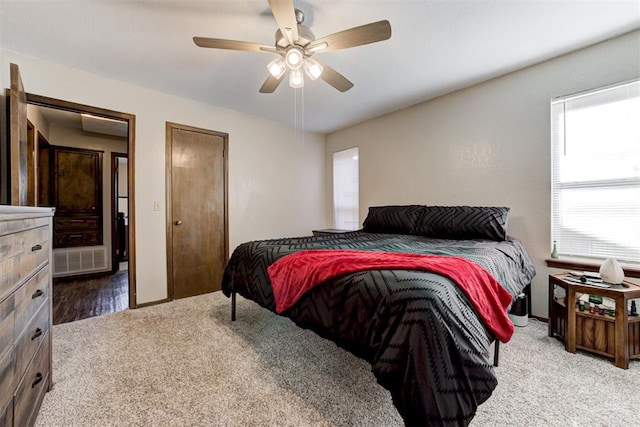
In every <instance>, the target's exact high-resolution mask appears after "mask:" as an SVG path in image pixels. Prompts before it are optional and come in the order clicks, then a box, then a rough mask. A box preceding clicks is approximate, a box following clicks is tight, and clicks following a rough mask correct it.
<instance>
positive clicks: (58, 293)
mask: <svg viewBox="0 0 640 427" xmlns="http://www.w3.org/2000/svg"><path fill="white" fill-rule="evenodd" d="M123 264H124V265H123V266H122V267H124V269H122V268H121V269H120V270H119V271H118V272H116V273H115V274H107V275H104V276H100V277H96V278H90V279H86V278H85V279H59V280H55V281H54V283H53V324H54V325H58V324H61V323H68V322H73V321H75V320H80V319H86V318H88V317H94V316H102V315H104V314H109V313H115V312H117V311H122V310H126V309H127V308H129V280H128V273H129V272H128V270H127V269H126V263H123Z"/></svg>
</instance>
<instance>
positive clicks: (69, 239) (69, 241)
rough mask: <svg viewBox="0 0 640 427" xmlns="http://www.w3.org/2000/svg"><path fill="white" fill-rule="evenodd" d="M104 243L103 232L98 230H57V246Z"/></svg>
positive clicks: (66, 246)
mask: <svg viewBox="0 0 640 427" xmlns="http://www.w3.org/2000/svg"><path fill="white" fill-rule="evenodd" d="M101 244H102V233H100V231H98V230H75V231H56V233H55V245H54V247H56V248H68V247H73V246H95V245H101Z"/></svg>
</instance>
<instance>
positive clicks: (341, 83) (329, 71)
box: [320, 63, 353, 92]
mask: <svg viewBox="0 0 640 427" xmlns="http://www.w3.org/2000/svg"><path fill="white" fill-rule="evenodd" d="M320 65H322V67H323V68H324V70H323V71H322V74H320V77H321V78H322V80H324V81H325V82H327V83H329V84H330V85H331V86H333V87H335V88H336V89H338V90H339V91H340V92H346V91H348V90H349V89H351V88H352V87H353V83H351V82H350V81H349V80H348V79H347V78H346V77H345V76H343V75H342V74H340V73H339V72H337V71H336V70H334V69H333V68H331V67H329V66H328V65H326V64H322V63H321V64H320Z"/></svg>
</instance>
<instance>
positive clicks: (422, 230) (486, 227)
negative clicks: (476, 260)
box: [415, 206, 509, 241]
mask: <svg viewBox="0 0 640 427" xmlns="http://www.w3.org/2000/svg"><path fill="white" fill-rule="evenodd" d="M508 219H509V208H506V207H481V206H425V209H424V211H423V213H422V216H421V217H420V219H419V220H418V223H417V226H416V229H415V233H416V234H420V235H423V236H428V237H440V238H444V239H488V240H497V241H502V240H505V239H506V238H507V222H508Z"/></svg>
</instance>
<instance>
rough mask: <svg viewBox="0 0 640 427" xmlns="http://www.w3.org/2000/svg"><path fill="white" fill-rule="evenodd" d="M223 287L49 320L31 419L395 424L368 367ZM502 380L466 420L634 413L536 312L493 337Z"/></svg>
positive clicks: (603, 372)
mask: <svg viewBox="0 0 640 427" xmlns="http://www.w3.org/2000/svg"><path fill="white" fill-rule="evenodd" d="M229 307H230V303H229V300H228V299H227V298H225V297H224V296H223V295H222V294H221V293H219V292H217V293H214V294H209V295H204V296H199V297H194V298H188V299H184V300H179V301H175V302H171V303H167V304H162V305H158V306H153V307H147V308H143V309H138V310H128V311H124V312H120V313H116V314H112V315H108V316H104V317H100V318H93V319H86V320H81V321H78V322H74V323H67V324H62V325H57V326H54V327H53V334H54V335H53V337H54V348H53V351H54V367H53V375H54V376H53V380H54V389H53V390H52V391H51V392H50V393H48V394H47V395H46V397H45V400H44V402H43V405H42V408H41V410H40V415H39V416H38V420H37V424H36V425H39V426H128V425H139V426H169V425H172V426H204V425H220V426H266V425H270V426H276V425H277V426H306V425H314V426H324V425H336V426H395V425H401V424H402V420H401V419H400V417H399V415H398V413H397V411H396V410H395V408H394V407H393V405H392V403H391V399H390V397H389V394H388V393H387V392H386V390H384V389H383V388H382V387H380V386H379V385H378V384H377V383H376V381H375V378H374V377H373V374H371V372H370V368H369V365H368V364H367V363H366V362H364V361H362V360H360V359H357V358H355V357H354V356H352V355H351V354H349V353H347V352H345V351H344V350H342V349H340V348H337V347H336V345H335V344H333V343H331V342H329V341H327V340H324V339H322V338H319V337H317V336H316V335H315V334H314V333H312V332H310V331H306V330H303V329H300V328H298V327H296V326H295V325H294V324H293V323H292V322H290V321H289V320H288V319H285V318H283V317H279V316H276V315H274V314H272V313H270V312H268V311H267V310H264V309H262V308H260V307H258V306H257V305H255V304H254V303H252V302H249V301H246V300H244V299H242V298H238V320H237V321H236V322H234V323H231V322H230V320H229ZM496 372H497V375H498V379H499V381H500V384H499V385H498V388H497V389H496V390H495V391H494V395H493V396H492V397H491V398H490V399H489V401H487V402H486V403H485V404H483V405H481V406H480V408H479V411H478V414H477V416H476V418H475V419H474V421H473V422H472V425H473V426H495V425H518V426H548V425H556V426H566V425H580V426H582V425H609V426H618V425H619V426H626V425H634V424H635V425H638V424H640V415H639V414H640V393H637V392H636V390H637V389H638V386H640V362H635V361H634V362H632V364H631V367H630V369H629V370H626V371H625V370H622V369H618V368H616V367H614V366H613V365H612V363H610V362H609V361H608V360H606V359H602V358H598V357H592V356H590V355H587V354H585V353H578V354H569V353H566V352H565V351H564V349H563V347H562V345H561V344H560V343H559V342H558V341H557V340H555V339H551V338H548V337H547V336H546V324H543V323H540V322H537V321H532V322H530V324H529V326H527V327H525V328H517V331H516V335H515V336H514V338H513V339H512V341H511V342H510V343H509V344H508V345H503V346H502V347H501V364H500V367H499V368H497V370H496Z"/></svg>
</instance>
